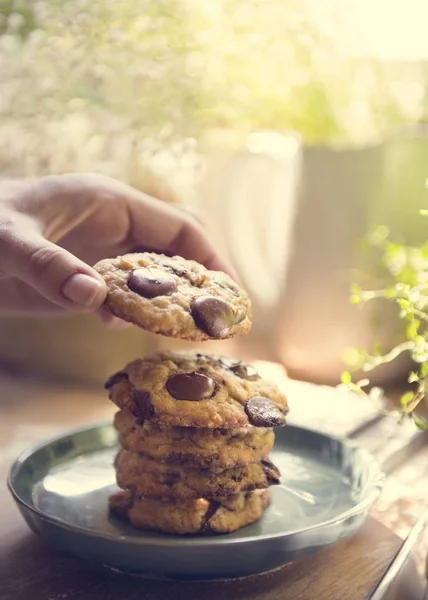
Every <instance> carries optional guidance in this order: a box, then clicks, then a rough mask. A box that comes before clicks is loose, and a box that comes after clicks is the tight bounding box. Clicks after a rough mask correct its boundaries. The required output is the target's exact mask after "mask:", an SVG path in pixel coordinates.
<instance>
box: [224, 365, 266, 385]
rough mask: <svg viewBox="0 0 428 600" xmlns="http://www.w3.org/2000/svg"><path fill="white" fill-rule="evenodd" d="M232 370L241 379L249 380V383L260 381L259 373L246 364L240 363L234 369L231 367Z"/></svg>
mask: <svg viewBox="0 0 428 600" xmlns="http://www.w3.org/2000/svg"><path fill="white" fill-rule="evenodd" d="M230 370H231V371H232V373H235V375H237V376H238V377H240V378H241V379H247V380H248V381H256V380H257V379H260V375H259V374H258V373H257V371H256V370H255V369H254V368H253V367H250V365H246V364H245V363H239V364H237V365H235V366H234V367H230Z"/></svg>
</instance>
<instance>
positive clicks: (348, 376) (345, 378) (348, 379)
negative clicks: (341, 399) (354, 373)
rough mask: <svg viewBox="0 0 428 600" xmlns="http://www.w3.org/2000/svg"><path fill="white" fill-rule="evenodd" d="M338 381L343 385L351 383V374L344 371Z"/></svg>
mask: <svg viewBox="0 0 428 600" xmlns="http://www.w3.org/2000/svg"><path fill="white" fill-rule="evenodd" d="M340 381H341V383H343V385H349V384H350V383H351V382H352V377H351V373H350V372H349V371H344V372H343V373H342V374H341V375H340Z"/></svg>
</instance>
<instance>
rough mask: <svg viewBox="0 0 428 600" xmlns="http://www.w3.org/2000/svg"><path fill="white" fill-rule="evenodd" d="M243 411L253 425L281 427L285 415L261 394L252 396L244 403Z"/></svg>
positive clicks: (283, 423)
mask: <svg viewBox="0 0 428 600" xmlns="http://www.w3.org/2000/svg"><path fill="white" fill-rule="evenodd" d="M245 412H246V413H247V415H248V419H249V420H250V423H251V425H254V426H255V427H282V425H285V415H284V413H283V412H282V411H281V410H280V409H279V408H278V407H277V406H275V404H274V403H273V402H272V401H271V400H269V398H264V397H263V396H254V397H253V398H250V399H249V400H248V402H247V403H246V404H245Z"/></svg>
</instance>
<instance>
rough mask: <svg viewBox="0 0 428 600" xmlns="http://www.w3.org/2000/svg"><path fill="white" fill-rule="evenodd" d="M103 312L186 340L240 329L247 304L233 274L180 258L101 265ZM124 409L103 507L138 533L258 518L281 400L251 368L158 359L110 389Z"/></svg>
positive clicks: (203, 359)
mask: <svg viewBox="0 0 428 600" xmlns="http://www.w3.org/2000/svg"><path fill="white" fill-rule="evenodd" d="M97 269H98V271H99V272H100V273H101V274H102V275H103V277H104V278H105V280H106V282H107V285H108V287H109V294H108V296H107V300H106V307H107V308H108V309H109V310H110V311H111V312H113V314H115V315H116V316H119V317H121V318H124V319H126V320H130V321H132V322H134V323H136V324H138V325H140V326H141V327H144V328H145V329H148V330H150V331H154V332H157V333H162V334H164V335H169V336H173V337H180V338H184V339H193V340H206V339H224V338H226V337H231V336H232V335H236V334H238V333H242V332H246V331H248V329H249V327H250V325H251V316H250V304H249V300H248V297H247V295H246V294H245V292H243V291H242V290H240V288H239V287H238V286H237V284H235V283H234V282H233V281H232V280H231V279H230V278H229V277H227V276H226V275H224V274H221V273H218V272H211V271H207V270H206V269H205V268H204V267H202V266H201V265H199V264H197V263H194V262H192V261H185V260H184V259H181V258H177V257H174V258H167V257H165V256H159V255H156V254H149V253H145V254H134V255H127V256H125V257H119V258H117V259H114V260H111V261H102V262H101V263H99V264H98V265H97ZM106 388H107V389H108V391H109V396H110V399H111V400H112V401H113V402H114V404H115V405H116V406H117V407H118V408H119V409H120V410H119V412H118V413H117V414H116V416H115V422H114V424H115V427H116V429H117V431H118V434H119V442H120V449H119V452H118V454H117V457H116V460H115V468H116V477H117V483H118V486H119V488H121V489H122V490H123V491H121V492H118V493H116V494H114V495H113V496H111V498H110V510H111V511H112V512H113V513H114V514H115V515H117V516H119V517H121V518H124V519H126V520H128V521H129V522H130V523H131V524H132V525H133V526H135V527H137V528H141V529H151V530H158V531H163V532H168V533H175V534H203V533H226V532H231V531H235V530H237V529H239V528H241V527H244V526H246V525H249V524H250V523H253V522H255V521H257V520H258V519H259V518H260V517H261V516H262V514H263V512H264V510H265V509H266V507H267V506H268V505H269V492H268V488H269V486H271V485H274V484H277V483H279V472H278V469H277V468H276V467H275V466H274V465H273V464H272V463H271V462H270V460H269V459H268V454H269V452H270V451H271V449H272V447H273V443H274V431H273V428H274V427H277V426H282V425H284V424H285V414H286V411H287V401H286V398H285V397H284V396H283V394H282V393H281V392H280V391H279V390H278V388H277V387H276V386H275V385H274V384H272V383H270V382H268V381H267V380H265V379H263V378H261V377H260V376H259V375H258V373H257V372H256V371H255V370H254V369H253V368H252V367H250V366H249V365H246V364H245V363H243V362H241V361H237V360H233V359H230V358H223V357H216V356H212V355H207V354H189V353H179V352H163V353H158V354H155V355H153V356H151V357H148V358H145V359H142V360H136V361H134V362H132V363H131V364H129V365H127V366H126V367H125V368H124V369H123V370H121V371H120V372H119V373H116V374H115V375H113V376H112V377H111V378H110V379H109V380H108V381H107V383H106Z"/></svg>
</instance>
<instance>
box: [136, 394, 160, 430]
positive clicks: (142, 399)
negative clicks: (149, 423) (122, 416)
mask: <svg viewBox="0 0 428 600" xmlns="http://www.w3.org/2000/svg"><path fill="white" fill-rule="evenodd" d="M133 413H134V415H135V416H136V417H137V423H138V424H139V425H142V424H143V423H144V421H146V420H147V419H150V418H151V417H153V415H154V414H155V411H154V408H153V405H152V401H151V399H150V394H149V392H145V391H143V390H134V409H133Z"/></svg>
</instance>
